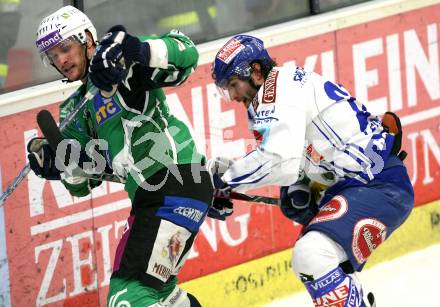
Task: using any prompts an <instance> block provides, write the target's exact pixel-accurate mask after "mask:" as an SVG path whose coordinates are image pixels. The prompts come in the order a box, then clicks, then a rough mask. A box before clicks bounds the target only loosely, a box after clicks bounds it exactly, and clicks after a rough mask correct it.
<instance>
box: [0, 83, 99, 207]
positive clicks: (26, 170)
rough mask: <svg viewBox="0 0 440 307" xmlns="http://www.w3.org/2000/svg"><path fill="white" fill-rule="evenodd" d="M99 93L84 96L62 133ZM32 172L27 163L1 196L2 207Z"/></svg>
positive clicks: (66, 119)
mask: <svg viewBox="0 0 440 307" xmlns="http://www.w3.org/2000/svg"><path fill="white" fill-rule="evenodd" d="M97 92H98V89H97V88H96V87H94V86H92V87H91V88H90V90H89V91H88V92H87V93H86V94H85V95H84V97H83V98H82V99H81V101H80V102H79V104H78V105H77V106H76V107H75V109H73V110H72V112H70V113H69V115H67V117H66V118H65V119H64V120H63V122H62V123H61V124H60V127H59V129H60V131H63V130H64V128H65V127H66V126H67V125H68V124H70V123H71V122H72V120H73V119H74V118H75V116H76V115H77V114H78V112H79V111H80V110H81V108H82V107H83V106H85V104H86V103H87V101H88V100H90V99H92V98H93V97H94V96H95V95H96V93H97ZM30 170H31V167H30V165H29V163H26V165H25V166H24V167H23V169H22V170H21V171H20V173H19V174H18V176H17V177H15V179H14V180H13V181H12V182H11V184H10V185H9V186H8V187H7V188H6V190H5V192H3V193H2V195H1V196H0V207H2V206H3V205H4V202H5V200H6V199H7V198H8V197H9V196H10V195H11V194H12V192H14V191H15V189H16V188H17V187H18V185H19V184H20V183H21V182H22V181H23V179H24V178H25V177H26V176H27V174H29V172H30Z"/></svg>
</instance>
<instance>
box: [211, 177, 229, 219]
mask: <svg viewBox="0 0 440 307" xmlns="http://www.w3.org/2000/svg"><path fill="white" fill-rule="evenodd" d="M214 176H215V177H218V175H214ZM215 180H216V182H217V183H218V187H217V188H215V190H214V197H213V199H212V204H211V207H210V208H209V210H208V216H209V217H211V218H213V219H217V220H221V221H224V220H225V219H226V218H227V217H228V216H230V215H231V214H232V213H233V212H234V204H233V203H232V201H231V200H230V198H229V195H230V193H231V187H230V186H229V185H227V184H226V183H224V182H223V181H222V180H221V179H220V177H218V178H217V179H215Z"/></svg>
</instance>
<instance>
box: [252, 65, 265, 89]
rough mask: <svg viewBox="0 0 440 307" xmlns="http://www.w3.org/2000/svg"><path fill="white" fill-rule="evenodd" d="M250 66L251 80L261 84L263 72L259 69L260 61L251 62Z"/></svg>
mask: <svg viewBox="0 0 440 307" xmlns="http://www.w3.org/2000/svg"><path fill="white" fill-rule="evenodd" d="M251 67H252V74H251V78H252V81H254V83H255V85H261V84H263V83H264V76H263V72H262V71H261V65H260V63H253V64H252V66H251Z"/></svg>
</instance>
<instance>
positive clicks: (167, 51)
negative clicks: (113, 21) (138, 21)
mask: <svg viewBox="0 0 440 307" xmlns="http://www.w3.org/2000/svg"><path fill="white" fill-rule="evenodd" d="M140 40H141V41H143V42H147V43H148V44H149V47H150V54H151V57H150V60H149V66H148V67H144V66H141V65H140V64H133V65H132V66H131V67H130V68H129V69H128V74H127V77H126V79H125V80H123V81H122V82H121V83H120V84H118V90H117V92H116V93H115V95H113V97H110V98H105V97H103V96H102V95H101V94H97V95H96V96H95V97H94V98H93V99H92V100H89V101H88V102H87V104H86V106H85V107H84V108H83V109H82V110H81V111H80V112H79V113H78V115H77V116H76V118H75V120H74V121H73V122H72V123H71V124H70V125H69V126H67V127H66V129H65V130H64V131H63V136H64V137H65V138H68V139H72V138H73V139H76V140H78V141H79V142H80V144H81V146H82V147H83V148H85V146H86V144H87V143H88V142H89V141H90V140H91V139H101V140H104V141H105V142H106V143H107V144H108V149H107V150H104V151H103V152H104V155H105V158H106V161H107V164H108V165H109V166H111V168H112V169H113V172H114V173H115V174H116V175H118V176H119V177H120V178H123V179H124V180H126V182H125V190H126V191H127V192H128V194H129V197H130V199H132V200H133V197H134V194H135V192H136V190H137V188H138V187H139V185H140V184H141V183H142V182H144V181H145V179H147V178H148V177H150V176H151V175H153V174H155V173H156V172H158V171H159V170H162V169H163V168H165V167H168V168H169V170H170V174H169V175H172V173H173V169H172V165H175V164H189V163H200V162H202V161H203V160H204V157H203V156H202V155H201V154H199V153H198V152H197V150H196V148H195V144H194V141H193V139H192V137H191V134H190V132H189V130H188V128H187V127H186V126H185V124H183V122H181V121H180V120H178V119H177V118H176V117H174V116H173V115H171V114H170V112H169V108H168V105H167V103H166V101H165V94H164V92H163V90H162V87H164V86H176V85H179V84H181V83H182V82H184V81H185V80H186V79H187V78H188V76H189V75H190V74H191V73H192V72H193V71H194V69H195V68H196V66H197V60H198V52H197V49H196V48H195V46H194V44H193V42H192V41H191V40H190V39H189V38H188V37H187V36H185V35H183V34H182V33H180V32H178V31H172V32H170V33H167V34H165V35H163V36H160V37H141V38H140ZM90 86H91V84H90V82H88V83H87V84H83V85H82V86H81V87H80V88H79V89H78V90H77V91H76V92H75V93H73V94H72V95H71V96H70V97H69V98H68V99H67V100H66V101H65V102H64V103H63V104H62V105H61V107H60V121H62V120H63V119H64V118H65V117H66V116H67V114H69V113H70V112H71V111H72V110H73V109H74V108H75V105H77V104H78V103H79V101H80V100H81V99H82V97H83V96H84V95H85V93H86V91H87V89H88V88H89V87H90ZM89 181H90V182H89ZM89 181H85V180H73V181H72V180H67V181H66V180H63V183H64V184H65V186H66V187H67V188H68V189H69V191H70V192H71V194H72V195H75V196H84V195H87V194H88V193H89V192H90V188H91V187H93V186H94V185H96V183H95V182H92V181H91V180H89Z"/></svg>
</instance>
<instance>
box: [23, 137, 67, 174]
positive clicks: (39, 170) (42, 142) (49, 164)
mask: <svg viewBox="0 0 440 307" xmlns="http://www.w3.org/2000/svg"><path fill="white" fill-rule="evenodd" d="M27 151H28V153H29V154H28V159H29V165H30V167H31V169H32V170H33V171H34V173H35V175H37V176H38V177H40V178H44V179H47V180H60V179H61V175H60V173H61V172H60V171H59V170H58V169H57V167H56V166H55V157H56V155H55V152H54V151H53V150H52V148H51V147H50V146H49V144H48V143H47V141H46V139H44V138H33V139H32V140H30V141H29V143H28V144H27Z"/></svg>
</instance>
